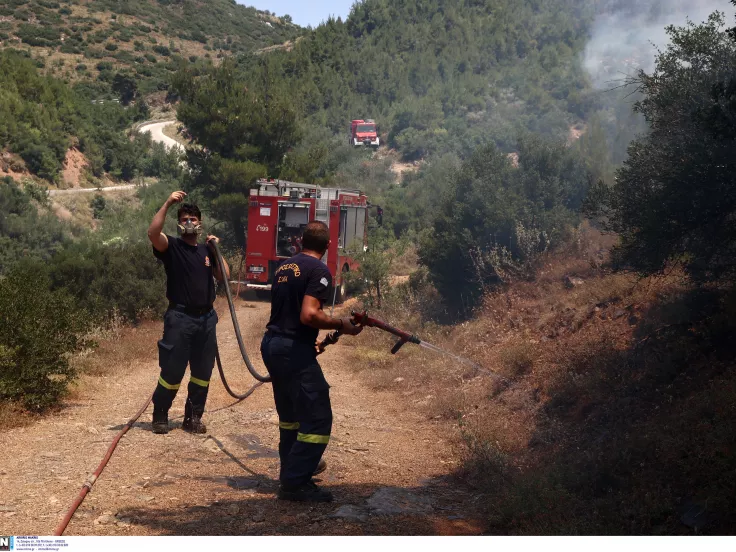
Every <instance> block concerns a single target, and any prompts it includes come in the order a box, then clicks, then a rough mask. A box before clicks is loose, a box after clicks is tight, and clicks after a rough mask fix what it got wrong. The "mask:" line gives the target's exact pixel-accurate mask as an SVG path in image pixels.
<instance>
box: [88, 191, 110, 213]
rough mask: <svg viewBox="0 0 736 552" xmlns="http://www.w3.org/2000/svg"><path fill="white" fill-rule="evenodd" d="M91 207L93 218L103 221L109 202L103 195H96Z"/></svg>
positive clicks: (90, 204) (90, 203)
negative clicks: (103, 213)
mask: <svg viewBox="0 0 736 552" xmlns="http://www.w3.org/2000/svg"><path fill="white" fill-rule="evenodd" d="M89 206H90V207H91V208H92V216H93V217H94V218H96V219H101V218H102V212H103V211H104V210H105V207H106V206H107V202H106V201H105V197H104V196H103V195H102V194H96V195H95V197H94V198H92V200H91V201H90V202H89Z"/></svg>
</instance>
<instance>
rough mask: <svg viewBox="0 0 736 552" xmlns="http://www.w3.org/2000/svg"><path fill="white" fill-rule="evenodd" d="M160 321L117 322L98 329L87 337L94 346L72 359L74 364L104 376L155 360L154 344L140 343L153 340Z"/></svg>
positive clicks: (91, 374) (90, 372)
mask: <svg viewBox="0 0 736 552" xmlns="http://www.w3.org/2000/svg"><path fill="white" fill-rule="evenodd" d="M160 332H161V329H160V323H157V322H143V323H141V324H140V325H138V326H137V327H126V326H122V325H120V324H116V325H113V326H111V327H110V328H106V329H101V328H100V329H97V330H96V331H95V332H94V333H93V334H92V335H90V338H91V339H92V340H93V341H94V342H96V343H97V346H96V347H94V348H92V349H88V350H86V351H84V352H82V353H81V354H79V355H77V356H75V357H74V359H73V366H74V368H75V369H76V370H78V371H79V372H80V373H82V374H86V375H89V376H104V375H110V374H113V373H120V372H122V371H125V370H126V369H127V367H128V366H131V365H134V364H138V363H142V362H150V361H154V360H155V359H156V358H157V355H158V352H157V349H156V347H155V346H150V347H141V346H140V344H141V343H153V344H155V343H156V342H157V341H158V340H159V339H160V338H161V336H160V335H159V334H160Z"/></svg>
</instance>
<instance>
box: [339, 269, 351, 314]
mask: <svg viewBox="0 0 736 552" xmlns="http://www.w3.org/2000/svg"><path fill="white" fill-rule="evenodd" d="M349 271H350V268H349V267H348V265H345V266H343V267H342V274H340V283H339V284H338V285H337V293H336V294H335V303H336V304H338V305H340V304H342V303H344V302H345V300H346V299H347V298H348V283H347V274H348V272H349Z"/></svg>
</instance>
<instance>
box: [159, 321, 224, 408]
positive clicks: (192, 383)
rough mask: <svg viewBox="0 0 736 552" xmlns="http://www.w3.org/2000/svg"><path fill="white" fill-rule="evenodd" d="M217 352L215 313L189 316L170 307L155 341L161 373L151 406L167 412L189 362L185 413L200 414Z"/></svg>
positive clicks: (205, 399)
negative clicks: (159, 337) (161, 332)
mask: <svg viewBox="0 0 736 552" xmlns="http://www.w3.org/2000/svg"><path fill="white" fill-rule="evenodd" d="M216 353H217V313H216V312H215V310H214V309H212V310H211V311H210V312H209V313H207V314H205V315H203V316H192V315H189V314H185V313H183V312H179V311H176V310H172V309H169V310H168V311H166V314H165V315H164V336H163V338H162V339H161V341H159V342H158V363H159V366H160V367H161V375H160V377H159V378H158V385H157V386H156V392H155V393H154V394H153V408H154V410H156V411H160V412H161V411H162V412H168V411H169V408H171V403H172V402H174V397H176V393H177V391H178V390H179V386H180V385H181V380H182V379H183V378H184V372H185V371H186V369H187V364H189V370H190V372H191V373H190V378H189V386H188V388H187V402H186V406H185V408H184V416H185V417H187V418H190V417H197V418H201V417H202V414H203V413H204V405H205V402H206V401H207V391H208V390H209V385H210V378H211V377H212V369H213V367H214V366H215V354H216Z"/></svg>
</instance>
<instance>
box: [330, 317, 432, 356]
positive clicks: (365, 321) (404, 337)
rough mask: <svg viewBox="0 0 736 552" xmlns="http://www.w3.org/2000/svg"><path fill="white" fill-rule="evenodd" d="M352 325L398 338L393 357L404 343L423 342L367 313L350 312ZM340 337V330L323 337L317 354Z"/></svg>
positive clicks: (417, 343)
mask: <svg viewBox="0 0 736 552" xmlns="http://www.w3.org/2000/svg"><path fill="white" fill-rule="evenodd" d="M350 315H351V317H352V319H353V324H355V325H356V326H368V327H369V328H378V329H380V330H383V331H384V332H388V333H390V334H393V335H395V336H396V337H398V338H399V340H398V341H397V342H396V344H395V345H394V346H393V348H392V349H391V354H392V355H395V354H396V353H398V352H399V349H401V347H403V346H404V345H405V344H406V343H414V344H416V345H421V344H422V343H423V342H422V340H421V339H419V338H418V337H417V336H416V335H413V334H410V333H409V332H405V331H404V330H400V329H398V328H394V327H393V326H391V325H389V324H387V323H386V322H384V321H383V320H378V319H377V318H371V317H370V316H368V313H367V312H365V311H363V312H357V311H352V312H351V313H350ZM341 336H342V332H341V331H340V330H338V331H336V332H332V333H331V334H329V335H328V336H327V337H325V338H324V339H323V340H322V342H321V343H319V345H317V349H318V351H317V354H318V355H321V354H322V353H324V352H325V349H326V348H327V347H328V346H330V345H334V344H335V343H337V342H338V341H339V339H340V337H341Z"/></svg>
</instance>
